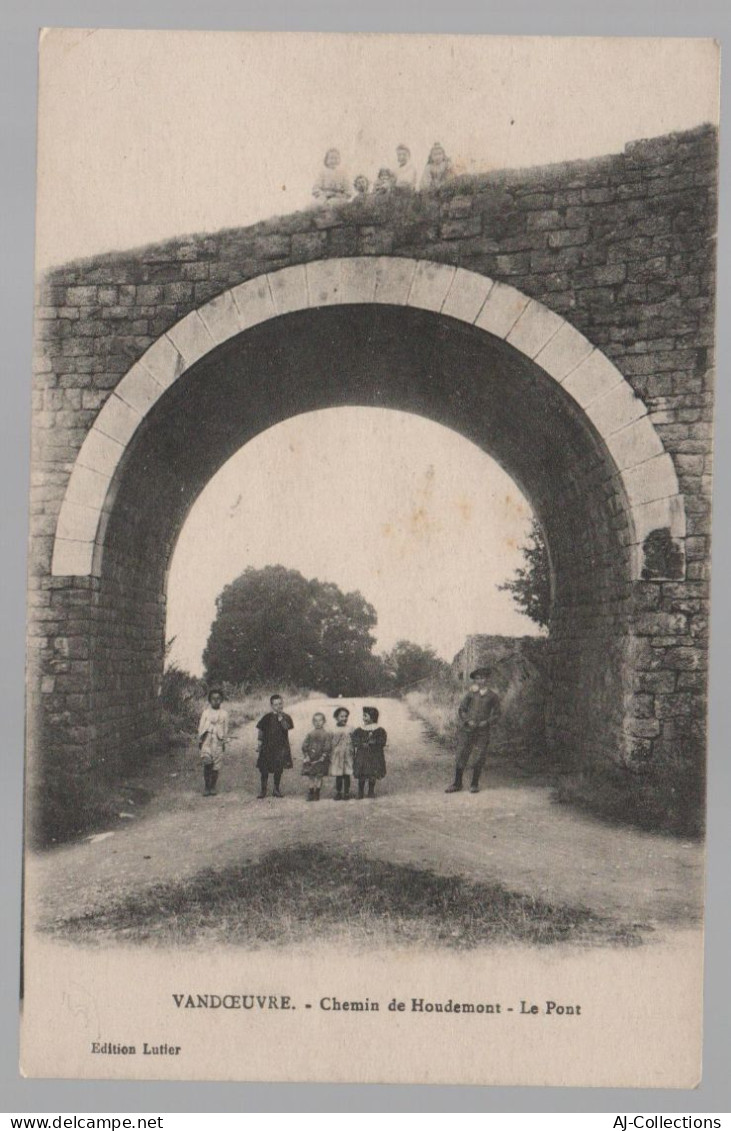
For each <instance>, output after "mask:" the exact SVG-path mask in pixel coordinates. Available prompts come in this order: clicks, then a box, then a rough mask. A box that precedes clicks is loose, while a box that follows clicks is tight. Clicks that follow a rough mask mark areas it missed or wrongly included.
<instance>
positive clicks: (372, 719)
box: [353, 707, 388, 801]
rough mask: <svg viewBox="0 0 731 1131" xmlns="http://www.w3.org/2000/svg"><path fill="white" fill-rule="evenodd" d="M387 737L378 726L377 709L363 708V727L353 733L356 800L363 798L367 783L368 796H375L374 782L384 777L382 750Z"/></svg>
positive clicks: (384, 761) (384, 760)
mask: <svg viewBox="0 0 731 1131" xmlns="http://www.w3.org/2000/svg"><path fill="white" fill-rule="evenodd" d="M387 740H388V735H387V734H386V732H385V730H384V729H383V727H379V725H378V708H377V707H364V708H363V725H362V726H360V727H356V729H355V730H354V731H353V773H354V774H355V776H356V777H357V779H358V800H359V801H360V800H361V799H362V798H363V797H364V796H365V784H366V781H367V782H368V796H369V797H375V796H376V782H377V781H380V779H381V778H385V776H386V755H385V753H384V749H385V746H386V742H387Z"/></svg>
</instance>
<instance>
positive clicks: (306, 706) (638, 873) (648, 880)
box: [26, 699, 703, 936]
mask: <svg viewBox="0 0 731 1131" xmlns="http://www.w3.org/2000/svg"><path fill="white" fill-rule="evenodd" d="M344 702H345V703H346V705H347V706H349V707H351V708H352V711H353V714H352V721H355V722H356V723H357V722H359V721H360V709H359V707H360V703H361V702H362V701H351V700H346V701H344ZM371 702H372V701H371ZM375 702H376V703H377V705H378V706H379V708H380V710H381V722H382V724H383V725H384V726H385V727H386V729H387V731H388V734H389V745H388V748H387V752H386V753H387V763H388V775H387V777H386V779H385V781H383V782H381V783H380V784H379V790H378V797H377V798H376V799H375V800H372V801H369V800H367V799H366V800H363V801H358V800H351V801H350V802H348V803H347V804H345V803H343V802H340V803H335V802H334V801H333V800H332V792H331V781H332V779H330V782H328V783H326V785H327V786H328V788H327V789H325V790H323V799H322V800H321V801H320V802H319V803H314V804H311V803H308V802H306V800H305V796H306V793H307V781H306V779H304V778H302V777H301V776H300V773H299V770H300V766H301V756H300V754H299V749H300V744H301V741H302V738H303V737H304V734H305V732H306V729H307V728H308V727H309V725H310V719H311V716H312V714H313V712H314V711H315V710H318V709H323V710H325V711H326V714H327V716H328V719H331V717H332V710H333V707H334V706H336V704H335V703H334V702H332V701H327V700H315V699H310V700H307V701H306V702H304V703H300V704H297V705H295V706H294V707H292V708H289V710H290V713H291V714H292V716H293V718H294V721H295V731H294V733H293V735H292V750H293V754H294V761H295V769H293V770H289V771H287V772H286V773H285V776H284V781H283V789H284V791H285V794H286V796H285V797H284V798H282V799H281V800H280V799H273V798H271V797H270V798H267V799H266V800H265V801H259V800H257V799H256V790H257V786H258V775H257V773H256V770H255V768H254V761H255V753H254V750H255V730H254V726H253V724H248V725H247V726H245V727H243V728H241V729H240V730H239V731H238V732H237V733H236V734H235V735H234V737H233V738H232V740H231V742H230V744H229V750H228V752H227V759H226V764H225V766H224V769H223V772H222V774H221V780H220V783H219V784H220V788H221V792H220V793H219V795H218V796H217V797H212V798H205V797H203V796H202V795H201V785H202V777H201V772H200V768H199V765H198V761H197V757H196V753H195V751H194V750H193V749H190V750H186V751H183V752H180V753H178V754H177V755H176V756H175V759H174V760H173V761H171V762H170V763H169V764H166V775H165V776H166V778H167V779H168V781H167V785H166V787H165V788H164V789H162V790H160V791H159V792H158V793H157V794H156V796H155V798H154V799H153V801H152V802H151V804H150V805H149V806H148V807H147V808H146V809H145V810H143V811H139V810H138V812H137V813H136V814H135V819H132V820H124V821H123V822H122V823H121V827H117V828H116V829H115V830H114V832H113V835H111V836H108V837H107V838H106V839H98V840H87V841H83V842H82V843H77V844H73V845H67V846H65V847H61V848H57V849H54V850H52V851H48V852H45V853H41V854H37V855H35V854H34V855H33V856H32V857H31V858H30V859H29V861H28V865H27V877H26V879H27V885H28V891H29V896H30V901H29V905H30V906H32V907H36V908H38V909H39V916H38V922H39V924H40V923H43V922H50V921H53V920H55V919H58V918H61V917H63V918H65V917H67V916H69V915H79V914H83V913H85V912H88V911H91V910H93V909H95V908H99V907H101V906H104V905H105V904H107V903H109V901H110V900H111V899H114V900H116V899H117V898H120V897H123V896H124V895H126V894H128V893H130V892H133V891H137V892H139V891H141V890H143V889H144V888H145V887H147V886H149V885H152V884H155V883H159V882H160V881H169V880H175V879H182V878H184V877H189V876H191V875H193V874H195V873H196V872H198V871H200V870H201V869H203V868H208V867H216V866H223V865H227V864H231V863H243V862H245V861H254V860H257V859H258V858H260V857H261V856H262V855H263V854H265V853H266V852H268V851H270V850H271V849H273V848H277V847H284V846H287V845H292V844H301V843H319V844H324V845H332V846H333V847H335V848H338V849H339V850H352V851H357V852H360V853H366V854H369V855H371V856H374V857H378V858H382V859H385V860H389V861H392V862H394V863H402V864H414V865H417V866H423V867H426V868H430V869H432V870H434V871H436V872H438V873H443V874H449V875H455V874H458V875H463V876H465V877H467V878H469V879H474V880H481V881H485V882H489V881H497V882H499V883H501V884H503V885H504V886H505V887H507V888H509V889H511V890H513V891H516V892H521V893H525V894H529V895H533V896H536V897H541V898H543V899H546V900H549V901H551V902H557V903H562V904H570V905H573V906H584V907H587V908H589V909H591V910H593V911H595V912H598V913H599V914H607V915H613V916H616V917H617V918H619V919H621V920H622V921H623V922H625V923H627V924H641V925H643V926H646V927H652V928H654V929H655V930H658V931H659V932H660V935H661V936H662V935H663V934H665V933H666V932H667V931H668V930H670V929H672V928H673V927H688V926H692V925H694V924H696V923H698V921H699V917H700V909H701V900H702V885H703V849H702V847H701V846H699V845H697V844H692V843H687V842H684V841H680V840H678V839H676V838H673V837H666V836H661V835H656V834H650V833H643V832H638V831H633V830H628V829H619V828H614V827H612V826H609V825H604V824H602V823H601V822H599V821H597V820H594V819H593V818H591V817H586V816H582V815H581V814H580V813H577V811H576V810H573V809H571V808H568V807H566V806H559V805H556V804H554V803H552V801H551V800H550V790H549V789H548V788H547V787H544V786H535V785H525V784H522V783H520V784H517V783H514V782H510V781H509V780H507V779H506V778H505V776H504V775H503V776H501V775H500V774H499V772H497V771H495V770H492V771H491V770H490V769H488V771H487V773H486V774H485V775H484V788H483V790H482V792H480V793H479V794H470V793H468V792H466V791H465V792H463V793H458V794H452V795H447V794H445V792H444V789H445V786H446V785H447V784H448V783H449V781H450V777H451V771H452V758H451V756H450V754H449V752H447V751H444V750H443V749H442V748H441V747H439V746H438V745H437V744H436V743H434V742H433V741H431V740H430V739H429V738H428V737H427V736H426V734H425V732H424V728H423V726H422V724H421V722H419V721H418V720H416V719H414V718H413V717H412V716H411V714H410V712H409V710H408V708H407V706H406V705H405V704H404V703H402V702H401V701H398V700H393V699H385V700H376V701H375ZM329 725H331V724H329Z"/></svg>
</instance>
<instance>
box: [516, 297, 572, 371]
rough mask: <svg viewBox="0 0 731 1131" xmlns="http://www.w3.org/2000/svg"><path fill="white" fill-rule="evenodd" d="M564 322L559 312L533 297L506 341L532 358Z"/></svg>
mask: <svg viewBox="0 0 731 1131" xmlns="http://www.w3.org/2000/svg"><path fill="white" fill-rule="evenodd" d="M563 324H564V319H563V318H562V317H561V315H560V314H554V312H553V311H552V310H549V309H548V307H547V306H543V305H542V303H540V302H536V301H535V300H534V299H531V301H530V302H529V303H528V305H527V306H526V308H525V309H524V311H523V313H522V314H521V315H520V317H519V319H518V321H517V322H516V323H515V325H514V326H513V328H512V330H511V331H510V333H509V334H508V336H507V338H506V341H507V342H509V343H510V345H511V346H515V348H516V349H519V350H520V351H521V353H524V354H526V356H527V357H531V358H534V357H535V356H536V354H538V353H540V351H541V350H542V349H543V348H544V346H546V345H547V344H548V343H549V342H550V341H551V339H552V338H553V337H555V335H556V334H557V333H558V331H559V330H560V329H561V327H562V326H563Z"/></svg>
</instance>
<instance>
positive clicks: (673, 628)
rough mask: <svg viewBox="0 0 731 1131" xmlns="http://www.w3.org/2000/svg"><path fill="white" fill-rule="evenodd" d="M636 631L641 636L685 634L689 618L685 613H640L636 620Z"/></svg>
mask: <svg viewBox="0 0 731 1131" xmlns="http://www.w3.org/2000/svg"><path fill="white" fill-rule="evenodd" d="M635 631H636V632H637V633H638V634H639V635H640V636H671V637H675V636H685V634H686V633H687V631H688V618H687V616H686V615H685V613H663V612H650V613H640V615H639V616H638V617H637V618H636V620H635Z"/></svg>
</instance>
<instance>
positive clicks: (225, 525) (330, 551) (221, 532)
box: [167, 408, 537, 675]
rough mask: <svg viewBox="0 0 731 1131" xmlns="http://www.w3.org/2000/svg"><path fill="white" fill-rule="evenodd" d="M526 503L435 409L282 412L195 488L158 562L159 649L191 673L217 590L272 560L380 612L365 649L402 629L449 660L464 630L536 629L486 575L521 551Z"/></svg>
mask: <svg viewBox="0 0 731 1131" xmlns="http://www.w3.org/2000/svg"><path fill="white" fill-rule="evenodd" d="M273 468H276V474H275V475H273V474H272V469H273ZM531 513H532V512H531V508H530V506H529V505H528V503H527V502H526V500H525V499H524V498H523V496H522V495H521V493H520V491H519V490H518V488H517V487H516V486H515V484H514V483H513V481H512V479H511V478H510V477H509V476H508V475H506V474H505V472H503V471H502V469H501V468H500V467H498V465H497V464H496V463H495V461H494V460H492V459H491V458H490V457H489V456H487V455H485V453H484V452H483V451H482V450H481V449H480V448H478V447H476V446H475V445H474V444H472V443H470V442H469V441H467V440H465V439H464V438H463V437H462V436H460V435H458V434H457V433H456V432H453V431H452V430H451V429H448V428H445V427H443V426H442V425H440V424H435V423H434V422H433V421H430V420H426V419H424V418H423V417H419V416H414V415H412V414H409V413H402V412H395V411H393V410H390V409H378V408H337V409H325V410H323V411H321V412H311V413H304V414H302V415H300V416H296V417H292V418H290V419H289V420H286V421H284V422H283V423H281V424H278V425H276V426H275V427H274V428H271V429H269V430H268V431H266V432H262V433H260V434H259V435H258V436H257V437H256V438H255V439H254V440H252V441H250V442H249V443H248V444H246V445H245V446H244V447H243V448H242V449H241V450H240V451H239V452H238V453H237V454H236V455H235V456H233V457H232V458H231V459H230V460H229V461H228V463H227V464H225V465H224V467H223V468H221V470H220V471H219V472H218V474H217V475H216V476H215V477H214V478H213V479H212V480H211V481H210V483H209V484H208V485H207V487H206V488H205V489H204V491H203V492H202V493H201V494H200V495H199V496H198V499H197V500H196V502H195V504H194V506H193V508H192V510H191V512H190V514H189V516H188V519H187V521H186V523H185V526H184V527H183V530H182V532H181V535H180V538H179V540H178V543H177V546H176V549H175V553H174V555H173V558H172V563H171V568H170V573H169V579H168V622H167V638H168V639H170V638H171V637H173V636H174V637H175V638H176V639H175V643H174V645H173V648H172V650H171V654H170V659H171V660H175V661H176V662H177V663H178V664H179V665H180V666H181V667H183V668H185V669H186V670H187V671H190V672H193V673H194V674H196V675H197V674H200V673H201V671H202V667H201V652H202V650H203V648H204V646H205V644H206V641H207V639H208V633H209V631H210V625H211V621H212V619H213V616H214V614H215V599H216V596H217V595H218V593H220V591H221V589H222V588H223V586H224V585H226V584H228V583H229V582H230V581H233V579H234V578H235V577H237V576H238V575H239V574H240V573H242V572H243V570H244V569H245V568H246V567H247V566H254V567H256V568H261V567H262V566H265V565H271V564H280V565H284V566H287V567H288V568H290V569H297V570H299V571H300V573H302V574H304V576H305V577H308V578H310V577H317V578H319V579H320V580H321V581H334V582H335V583H336V584H337V585H339V586H340V588H341V589H343V590H345V591H346V592H350V591H352V590H354V589H359V590H360V592H361V593H362V594H363V596H364V597H366V599H367V600H368V601H370V602H371V604H372V605H374V606H375V609H376V611H377V613H378V620H379V623H378V627H377V628H376V630H375V635H376V636H377V646H376V651H377V652H380V651H383V650H387V649H389V648H391V647H392V646H393V645H394V644H395V643H396V641H397V640H400V639H407V640H413V641H414V642H415V643H417V644H421V645H424V646H426V645H430V646H432V647H433V648H435V650H436V651H437V652H438V653H439V654H440V655H441V656H442V657H443V658H444V659H447V660H451V659H452V657H453V656H454V654H455V653H456V652H457V651H459V649H460V648H461V647H462V645H463V644H464V641H465V637H466V636H467V635H468V633H475V632H486V633H499V634H507V635H514V634H517V635H523V634H532V633H535V632H536V631H537V628H536V625H535V624H533V623H532V622H531V621H529V620H528V619H527V618H526V617H524V616H522V615H521V614H520V613H519V612H518V611H517V610H516V608H515V606H514V604H513V601H512V598H511V596H510V594H509V593H506V592H499V591H498V590H497V588H496V586H497V585H499V584H500V583H502V582H503V581H505V580H506V578H509V577H511V576H512V574H513V571H514V569H515V567H516V566H519V565H521V564H523V559H522V556H521V554H520V552H519V547H520V546H521V545H522V544H524V542H525V538H526V535H527V533H528V530H529V528H530V519H531Z"/></svg>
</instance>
